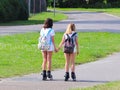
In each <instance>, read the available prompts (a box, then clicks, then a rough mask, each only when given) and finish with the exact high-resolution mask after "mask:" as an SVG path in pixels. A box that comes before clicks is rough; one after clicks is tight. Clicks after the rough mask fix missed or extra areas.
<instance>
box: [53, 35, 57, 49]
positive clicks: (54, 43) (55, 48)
mask: <svg viewBox="0 0 120 90" xmlns="http://www.w3.org/2000/svg"><path fill="white" fill-rule="evenodd" d="M52 42H53V46H54V49H55V51H57V49H56V46H55V42H54V36H52Z"/></svg>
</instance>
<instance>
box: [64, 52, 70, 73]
mask: <svg viewBox="0 0 120 90" xmlns="http://www.w3.org/2000/svg"><path fill="white" fill-rule="evenodd" d="M64 56H65V60H66V61H65V71H66V72H69V63H70V54H66V53H65V54H64Z"/></svg>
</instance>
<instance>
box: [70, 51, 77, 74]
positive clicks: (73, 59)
mask: <svg viewBox="0 0 120 90" xmlns="http://www.w3.org/2000/svg"><path fill="white" fill-rule="evenodd" d="M75 56H76V54H75V53H73V54H70V59H71V60H70V61H71V72H75Z"/></svg>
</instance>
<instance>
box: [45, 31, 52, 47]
mask: <svg viewBox="0 0 120 90" xmlns="http://www.w3.org/2000/svg"><path fill="white" fill-rule="evenodd" d="M51 31H52V29H50V30H49V31H48V33H47V35H46V36H48V35H49V33H50V32H51ZM51 43H52V39H51V38H50V41H49V44H50V45H51Z"/></svg>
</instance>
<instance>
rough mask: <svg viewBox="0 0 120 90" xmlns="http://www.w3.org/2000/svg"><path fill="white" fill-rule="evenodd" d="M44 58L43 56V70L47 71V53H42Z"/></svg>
mask: <svg viewBox="0 0 120 90" xmlns="http://www.w3.org/2000/svg"><path fill="white" fill-rule="evenodd" d="M42 56H43V63H42V70H46V64H47V51H42Z"/></svg>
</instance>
